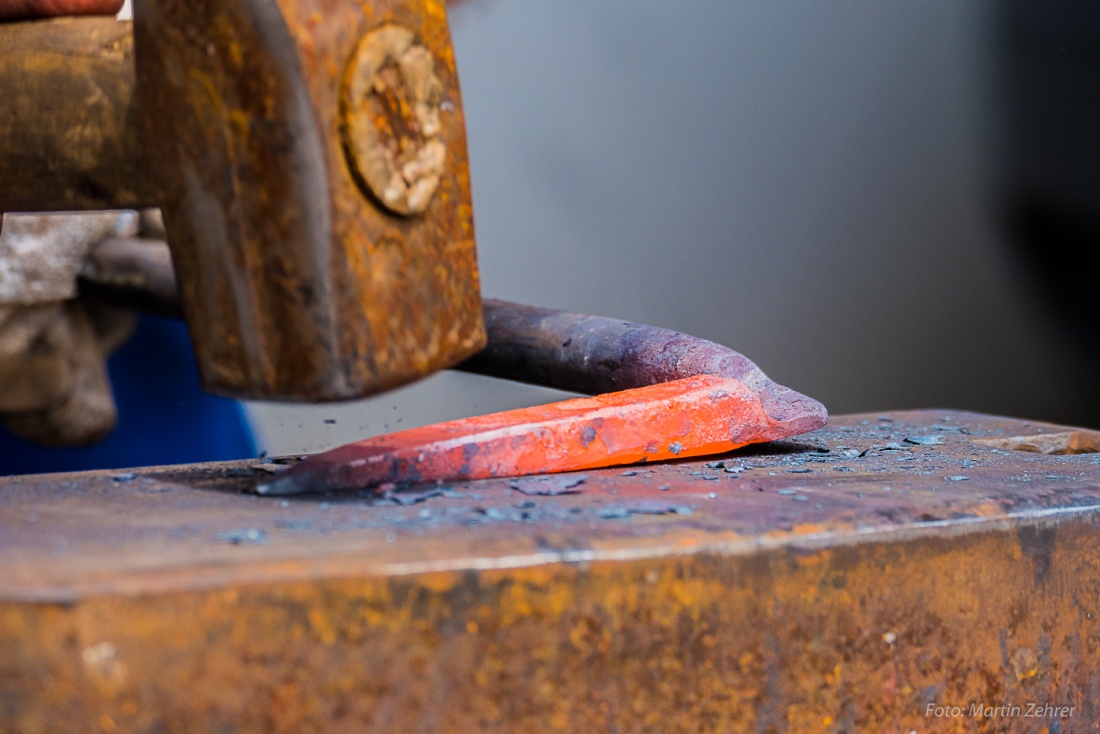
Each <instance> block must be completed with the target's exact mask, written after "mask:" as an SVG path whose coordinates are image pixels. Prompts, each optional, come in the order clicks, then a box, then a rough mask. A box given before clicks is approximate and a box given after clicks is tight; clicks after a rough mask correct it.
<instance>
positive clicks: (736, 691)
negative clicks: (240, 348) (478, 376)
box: [0, 410, 1100, 732]
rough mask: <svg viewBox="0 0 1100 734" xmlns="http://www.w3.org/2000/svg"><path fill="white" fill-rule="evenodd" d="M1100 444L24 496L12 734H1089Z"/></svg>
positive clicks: (18, 519) (13, 512) (10, 485)
mask: <svg viewBox="0 0 1100 734" xmlns="http://www.w3.org/2000/svg"><path fill="white" fill-rule="evenodd" d="M1098 450H1100V434H1097V433H1095V432H1090V431H1085V430H1080V429H1073V428H1066V427H1062V426H1054V425H1050V424H1044V423H1037V422H1031V423H1028V422H1024V421H1019V420H1013V419H1007V418H995V417H990V416H983V415H977V414H972V413H961V412H953V411H942V410H936V411H919V412H895V413H886V414H882V415H877V414H868V415H856V416H842V417H835V418H834V419H833V420H832V422H831V424H830V425H829V426H828V427H826V428H825V429H822V430H820V431H817V432H814V433H811V434H806V435H804V436H801V437H799V438H798V439H796V440H791V441H785V442H778V443H772V444H765V445H762V446H759V447H755V448H747V449H741V450H738V451H735V452H732V453H730V454H726V455H724V456H719V457H713V458H712V459H709V460H702V461H683V462H676V463H665V464H654V465H648V466H647V465H639V466H634V467H628V468H622V467H619V468H616V469H607V470H595V471H589V472H585V473H584V475H583V477H584V479H583V481H581V482H580V483H577V480H578V479H579V478H580V477H579V476H576V475H559V476H555V477H550V478H547V479H544V480H539V479H535V478H526V479H522V480H485V481H477V482H466V483H461V484H456V485H447V486H436V485H430V486H423V485H421V486H411V487H404V488H396V489H394V490H393V491H391V492H390V493H388V494H387V496H385V497H382V498H375V497H373V496H372V495H367V494H366V493H364V494H363V496H356V494H354V493H351V494H345V495H333V496H329V497H325V496H321V497H308V498H293V499H291V498H288V499H271V498H259V497H256V496H254V495H251V494H246V493H244V492H245V490H247V489H248V488H249V487H250V486H254V485H255V483H256V482H257V481H259V480H261V479H264V478H268V477H270V475H271V472H277V471H278V470H279V469H280V467H281V466H282V465H284V464H280V463H278V462H277V461H276V462H273V461H258V460H253V461H246V462H232V463H223V464H206V465H194V466H181V467H168V468H164V467H161V468H149V469H136V470H132V471H109V472H95V473H85V474H56V475H46V476H37V477H23V478H7V479H4V480H2V482H0V732H9V731H10V732H39V731H42V732H45V731H78V732H80V731H88V732H112V731H137V732H190V731H273V732H307V731H318V732H320V731H324V732H340V731H349V732H351V731H355V732H359V731H423V732H436V731H440V732H443V731H501V732H504V731H509V732H511V731H531V732H534V731H622V732H629V731H670V732H671V731H676V732H680V731H910V730H914V729H915V730H917V731H921V732H925V731H970V730H975V729H976V730H979V731H980V730H983V727H987V728H988V730H991V731H992V730H1000V729H1001V728H1002V727H1004V726H1010V727H1011V728H1013V729H1015V730H1022V731H1047V730H1051V731H1053V730H1056V728H1052V727H1061V729H1060V730H1061V731H1077V730H1079V729H1083V728H1085V727H1086V726H1091V725H1092V724H1091V722H1093V721H1098V720H1100V701H1098V700H1097V699H1096V696H1095V693H1096V691H1097V690H1100V453H1096V452H1097V451H1098ZM1044 451H1050V452H1058V451H1062V452H1072V453H1068V454H1053V453H1043V452H1044ZM281 461H284V463H285V461H293V460H281ZM1031 702H1040V703H1045V704H1049V705H1050V706H1052V707H1054V706H1057V707H1062V708H1058V709H1057V710H1055V711H1054V712H1053V713H1051V711H1052V710H1053V709H1051V710H1046V709H1044V711H1045V712H1046V713H1047V714H1048V715H1046V716H1043V717H1030V718H1029V717H1025V716H1024V715H1023V712H1024V709H1025V708H1026V705H1027V704H1028V703H1031ZM975 703H977V704H979V706H1001V705H1006V706H1009V707H1010V708H1008V709H1002V710H1001V711H1002V717H1001V718H1000V719H998V718H996V714H997V712H996V711H992V712H991V711H990V710H987V709H980V710H979V712H978V713H979V715H978V718H977V719H975V718H974V709H973V708H972V705H973V704H975ZM930 705H931V706H932V708H930ZM937 706H938V707H948V708H946V710H947V712H948V713H951V711H952V709H950V708H949V707H951V706H959V707H962V712H963V715H960V716H951V715H943V716H937V715H935V713H936V711H938V710H939V709H936V708H935V707H937ZM1011 706H1019V707H1020V709H1021V710H1020V715H1019V716H1010V715H1011V714H1013V709H1012V708H1011ZM1070 709H1072V710H1070ZM982 711H985V712H986V714H988V715H983V714H982V713H981V712H982ZM1005 711H1007V714H1005V713H1004V712H1005ZM930 712H931V713H930ZM1005 716H1009V718H1011V719H1012V720H1011V721H1007V720H1006V719H1005Z"/></svg>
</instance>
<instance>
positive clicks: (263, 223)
mask: <svg viewBox="0 0 1100 734" xmlns="http://www.w3.org/2000/svg"><path fill="white" fill-rule="evenodd" d="M134 18H135V20H134V24H133V34H132V37H131V33H130V30H129V24H123V23H117V22H115V21H114V20H104V19H98V20H92V19H67V20H54V21H38V22H27V23H16V24H10V25H5V26H3V27H0V48H3V49H4V54H3V58H2V59H0V81H2V80H5V79H7V80H10V82H5V83H4V87H5V88H10V89H19V90H20V94H17V95H12V97H11V100H12V101H11V106H10V107H9V109H8V110H7V111H6V112H0V139H2V140H3V142H0V174H2V175H0V211H5V210H7V211H50V210H73V209H97V208H98V209H103V208H123V207H128V208H129V207H137V206H154V205H155V206H160V207H161V208H162V210H163V212H164V218H165V223H166V229H167V234H168V241H169V245H170V247H171V249H172V259H173V262H174V265H175V270H176V273H177V275H178V278H179V284H180V295H181V298H182V303H183V310H184V314H185V316H186V318H187V322H188V326H189V328H190V332H191V335H192V340H193V342H194V346H195V352H196V355H197V359H198V364H199V368H200V372H201V375H202V380H203V386H204V388H205V389H207V390H208V391H211V392H216V393H220V394H224V395H230V396H235V397H242V398H260V399H284V400H298V401H323V400H337V399H349V398H356V397H361V396H365V395H369V394H372V393H376V392H380V391H383V390H386V389H389V388H393V387H396V386H398V385H401V384H403V383H407V382H410V381H412V380H415V379H417V378H420V377H423V376H425V375H428V374H430V373H432V372H434V371H436V370H439V369H442V368H444V367H447V366H451V365H453V364H455V363H457V362H459V361H461V360H462V359H464V358H466V357H469V356H470V355H472V354H474V353H476V352H477V351H478V350H479V349H480V348H481V347H482V346H483V345H484V343H485V335H484V327H483V323H482V317H481V300H480V294H479V284H478V272H477V260H476V252H475V247H474V233H473V219H472V213H471V206H470V187H469V175H468V167H467V159H466V139H465V130H464V120H463V113H462V103H461V97H460V95H459V90H458V79H457V75H456V72H455V64H454V55H453V53H452V49H451V42H450V36H449V32H448V28H447V18H446V13H445V9H444V4H443V2H442V0H372V2H369V3H367V2H351V1H348V0H343V1H340V2H333V1H331V0H268V1H263V0H217V1H215V0H200V1H198V2H193V1H187V2H185V1H184V0H136V2H135V8H134ZM74 130H75V131H84V133H82V135H83V137H82V135H75V137H74V133H73V131H74ZM88 131H90V132H88ZM93 133H94V135H93ZM89 136H91V137H94V138H95V140H90V139H88V138H89Z"/></svg>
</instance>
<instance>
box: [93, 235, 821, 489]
mask: <svg viewBox="0 0 1100 734" xmlns="http://www.w3.org/2000/svg"><path fill="white" fill-rule="evenodd" d="M81 283H82V289H83V292H84V293H85V294H87V295H91V296H95V297H97V298H99V299H100V300H105V301H107V302H108V303H115V304H117V305H128V306H135V305H136V306H139V307H144V308H147V309H152V310H154V311H156V312H158V313H161V314H164V315H175V314H177V313H178V305H177V301H176V299H175V295H174V294H175V290H176V286H175V282H174V278H173V274H172V267H171V262H170V259H169V257H168V253H167V251H166V250H165V249H164V247H163V245H161V246H159V247H158V246H157V245H156V243H155V242H149V241H141V240H110V241H107V242H104V243H102V244H101V245H100V246H99V247H97V248H96V249H95V250H94V251H93V252H92V255H91V257H90V258H89V260H88V262H87V264H86V266H85V268H84V272H83V274H82V276H81ZM484 309H485V323H486V329H487V333H488V342H489V343H488V346H487V347H486V348H485V349H484V350H482V351H481V352H479V353H478V354H477V355H476V356H474V357H472V358H471V359H469V360H467V361H466V362H464V363H462V364H460V365H458V367H457V369H460V370H464V371H467V372H474V373H478V374H483V375H490V376H493V377H501V378H505V379H510V380H518V381H521V382H528V383H532V384H536V385H543V386H546V387H556V388H559V389H562V390H570V391H573V392H579V393H584V394H588V395H594V396H596V397H592V398H585V399H578V400H569V401H565V402H559V403H553V404H550V405H543V406H537V407H532V408H524V409H521V410H513V411H507V412H503V413H495V414H492V415H484V416H477V417H473V418H466V419H462V420H458V421H450V422H447V423H440V424H436V425H431V426H424V427H421V428H414V429H411V430H407V431H401V432H399V433H392V434H388V435H385V436H378V437H375V438H370V439H367V440H365V441H360V442H358V443H353V444H349V445H347V446H343V447H340V448H337V449H333V450H331V451H328V452H325V453H322V454H320V455H318V456H315V457H313V458H311V459H309V460H307V461H305V462H303V463H302V464H300V465H298V466H296V467H294V468H293V469H291V470H289V471H287V472H285V473H283V474H282V475H280V476H279V477H278V478H275V479H272V480H271V481H268V482H264V483H261V484H260V485H259V486H258V488H257V491H259V492H260V493H261V494H273V495H274V494H278V495H289V494H300V493H305V492H323V491H330V490H342V489H368V488H372V487H377V486H379V485H382V484H387V483H390V484H397V483H408V482H425V481H435V480H439V481H449V480H450V481H453V480H462V479H480V478H486V477H502V476H521V475H526V474H544V473H552V472H564V471H574V470H579V469H589V468H594V467H600V466H611V465H617V464H632V463H636V462H642V461H662V460H667V459H675V458H687V457H691V456H702V455H708V454H716V453H721V452H724V451H729V450H732V449H734V448H737V447H739V446H743V445H745V444H748V443H756V442H760V441H772V440H777V439H782V438H787V437H790V436H793V435H797V434H799V433H804V432H806V431H812V430H814V429H817V428H820V427H821V426H823V425H825V423H826V421H827V413H826V411H825V408H824V407H823V406H822V405H821V404H820V403H819V402H817V401H816V400H812V399H810V398H807V397H806V396H804V395H800V394H799V393H797V392H794V391H793V390H790V389H788V388H785V387H783V386H781V385H777V384H776V383H774V382H773V381H771V380H770V379H768V377H767V376H766V375H765V374H764V373H763V372H762V371H761V370H760V368H758V367H757V366H756V365H755V364H753V363H752V362H751V361H750V360H749V359H747V358H746V357H745V356H743V355H741V354H739V353H737V352H735V351H733V350H732V349H728V348H727V347H723V346H721V345H719V344H715V343H713V342H709V341H706V340H704V339H699V338H696V337H692V336H688V335H686V334H681V333H678V332H675V331H670V330H668V329H660V328H656V327H653V326H646V325H644V324H634V323H630V322H624V321H618V320H614V319H609V318H603V317H598V316H583V315H580V314H572V313H564V312H561V311H553V310H550V309H542V308H535V307H532V306H523V305H520V304H516V303H508V302H505V301H495V300H487V301H485V304H484Z"/></svg>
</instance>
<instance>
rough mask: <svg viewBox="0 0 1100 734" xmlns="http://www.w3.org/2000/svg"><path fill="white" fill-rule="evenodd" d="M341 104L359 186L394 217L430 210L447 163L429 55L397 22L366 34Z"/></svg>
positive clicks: (345, 140)
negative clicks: (429, 205)
mask: <svg viewBox="0 0 1100 734" xmlns="http://www.w3.org/2000/svg"><path fill="white" fill-rule="evenodd" d="M340 102H341V108H340V110H341V116H342V124H341V126H340V127H341V130H340V131H341V136H342V139H343V143H344V151H345V153H346V155H347V159H348V165H349V166H350V167H351V169H352V171H353V172H354V173H355V175H356V180H357V181H358V182H359V183H360V185H361V186H364V187H365V188H366V189H367V190H368V191H369V192H370V193H371V194H373V195H374V197H375V198H376V199H377V200H378V201H379V202H380V203H381V204H382V205H383V206H385V207H386V208H387V209H389V210H391V211H393V212H395V213H397V214H404V215H406V216H408V215H413V214H419V213H420V212H423V211H424V210H425V209H427V208H428V204H430V203H431V200H432V197H433V196H434V195H435V191H436V189H437V188H438V187H439V180H440V177H441V176H442V175H443V172H444V165H445V163H446V158H447V148H446V145H445V144H444V142H443V139H442V135H441V131H442V126H441V124H440V120H439V118H440V112H441V106H442V102H443V85H442V83H441V82H440V81H439V77H437V76H436V74H435V58H434V57H433V56H432V52H431V51H430V50H428V48H426V47H425V46H423V45H421V44H419V43H417V42H416V41H415V34H414V33H413V32H412V31H411V30H409V29H408V28H404V27H402V26H399V25H396V24H394V23H387V24H386V25H383V26H381V27H379V28H376V29H374V30H372V31H370V32H369V33H367V34H366V35H365V36H364V37H363V40H362V41H361V42H360V43H359V45H358V46H357V47H356V50H355V53H354V54H353V55H352V58H351V60H350V62H349V63H348V67H347V72H346V75H345V81H344V86H343V93H342V96H341V100H340Z"/></svg>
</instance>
